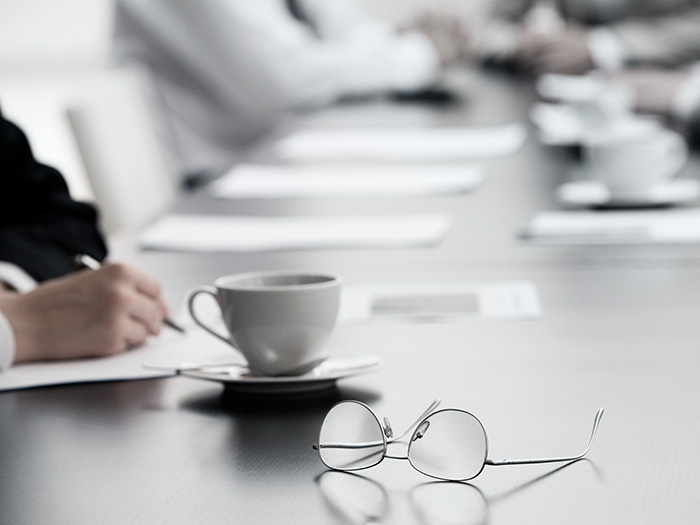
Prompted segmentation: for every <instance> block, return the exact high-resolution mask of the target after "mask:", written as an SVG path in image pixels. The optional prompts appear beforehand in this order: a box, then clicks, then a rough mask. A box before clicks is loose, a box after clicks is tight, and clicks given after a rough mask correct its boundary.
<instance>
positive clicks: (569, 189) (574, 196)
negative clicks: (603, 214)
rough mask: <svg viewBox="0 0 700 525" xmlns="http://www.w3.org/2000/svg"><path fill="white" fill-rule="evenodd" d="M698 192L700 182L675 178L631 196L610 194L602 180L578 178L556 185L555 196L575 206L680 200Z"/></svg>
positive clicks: (688, 199) (674, 201) (622, 205)
mask: <svg viewBox="0 0 700 525" xmlns="http://www.w3.org/2000/svg"><path fill="white" fill-rule="evenodd" d="M699 196H700V182H698V181H697V180H694V179H682V178H677V179H673V180H671V181H669V183H668V184H666V185H664V186H659V187H656V188H654V189H652V190H650V191H649V193H648V194H647V195H643V196H642V195H635V196H634V197H623V196H617V195H616V196H615V197H613V196H611V195H610V192H609V191H608V189H607V188H606V187H605V186H604V185H603V183H602V182H600V181H597V180H580V181H575V182H567V183H566V184H562V185H561V186H559V188H557V199H559V201H560V202H563V203H564V204H573V205H576V206H610V207H630V208H634V207H644V206H662V205H669V204H683V203H686V202H691V201H694V200H696V199H697V198H698V197H699Z"/></svg>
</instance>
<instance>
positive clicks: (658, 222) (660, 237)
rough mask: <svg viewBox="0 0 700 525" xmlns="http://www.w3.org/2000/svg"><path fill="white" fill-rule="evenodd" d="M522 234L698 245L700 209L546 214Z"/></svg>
mask: <svg viewBox="0 0 700 525" xmlns="http://www.w3.org/2000/svg"><path fill="white" fill-rule="evenodd" d="M521 234H522V236H523V237H524V238H526V239H529V240H531V241H533V242H538V243H548V244H574V245H575V244H654V243H659V244H665V243H680V244H683V243H697V242H700V210H697V209H685V210H680V209H679V210H663V209H660V210H646V211H605V212H599V211H598V212H596V211H546V212H539V213H537V214H536V215H535V216H534V218H533V219H532V220H531V221H530V223H529V224H528V225H527V226H526V227H525V228H524V229H523V231H522V232H521Z"/></svg>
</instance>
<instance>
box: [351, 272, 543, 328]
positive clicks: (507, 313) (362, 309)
mask: <svg viewBox="0 0 700 525" xmlns="http://www.w3.org/2000/svg"><path fill="white" fill-rule="evenodd" d="M541 314H542V309H541V307H540V300H539V296H538V294H537V288H536V287H535V285H534V284H533V283H530V282H502V283H455V284H441V285H395V286H363V287H347V288H345V289H344V290H343V300H342V302H341V307H340V313H339V316H338V317H339V319H338V321H339V322H340V323H366V322H382V321H389V322H397V321H438V320H453V319H456V318H474V319H498V320H505V319H509V320H519V319H536V318H538V317H540V316H541Z"/></svg>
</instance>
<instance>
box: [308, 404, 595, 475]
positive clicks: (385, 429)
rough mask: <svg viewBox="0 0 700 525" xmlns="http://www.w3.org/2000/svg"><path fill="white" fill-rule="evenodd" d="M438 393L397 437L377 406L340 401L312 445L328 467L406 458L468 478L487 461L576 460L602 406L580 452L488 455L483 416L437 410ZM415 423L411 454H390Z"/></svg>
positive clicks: (435, 471)
mask: <svg viewBox="0 0 700 525" xmlns="http://www.w3.org/2000/svg"><path fill="white" fill-rule="evenodd" d="M439 404H440V400H439V399H436V400H435V401H433V402H432V403H431V405H430V406H429V407H428V408H427V410H425V412H423V413H422V414H421V415H420V416H419V417H418V418H417V419H416V421H414V422H413V424H411V425H410V426H409V427H408V428H407V429H406V431H405V432H403V433H402V434H401V435H399V436H397V437H394V432H393V430H392V428H391V423H390V422H389V420H388V419H387V418H383V420H382V421H383V424H382V423H380V421H379V418H378V417H377V415H376V414H375V413H374V411H373V410H372V409H371V408H370V407H368V406H367V405H365V404H364V403H362V402H360V401H341V402H339V403H336V404H335V405H334V406H333V408H331V410H330V411H329V412H328V414H327V415H326V417H325V419H324V420H323V424H322V425H321V432H320V435H319V439H318V444H315V445H313V448H314V449H315V450H318V453H319V456H320V457H321V461H322V462H323V464H324V465H326V466H327V467H328V468H330V469H333V470H341V471H354V470H362V469H366V468H370V467H374V466H376V465H378V464H379V463H380V462H381V461H382V460H383V459H384V458H389V459H405V460H408V462H409V463H410V464H411V466H412V467H413V468H414V469H416V470H417V471H418V472H420V473H422V474H425V475H426V476H430V477H432V478H436V479H440V480H444V481H467V480H470V479H473V478H475V477H476V476H478V475H479V474H481V472H482V471H483V469H484V466H486V465H490V466H502V465H531V464H536V463H556V462H565V461H576V460H578V459H581V458H583V457H584V456H585V455H586V454H587V453H588V451H589V450H590V449H591V445H592V444H593V439H594V438H595V434H596V432H597V430H598V425H599V424H600V420H601V418H602V417H603V412H604V409H603V408H601V409H599V410H598V412H597V413H596V415H595V420H594V421H593V431H592V432H591V438H590V440H589V441H588V446H587V447H586V450H584V451H583V453H581V454H578V455H576V456H568V457H558V458H540V459H504V460H501V461H494V460H491V459H488V440H487V438H486V431H485V430H484V426H483V425H482V424H481V421H479V419H477V417H476V416H474V415H473V414H471V413H469V412H467V411H466V410H461V409H456V408H445V409H442V410H436V409H437V407H438V405H439ZM414 427H415V430H414V431H413V434H412V435H411V439H410V440H409V441H408V452H407V453H406V456H392V455H389V454H387V448H388V445H389V444H391V443H396V442H400V441H401V439H403V438H404V437H405V436H406V435H407V434H408V432H409V431H410V430H411V429H412V428H414Z"/></svg>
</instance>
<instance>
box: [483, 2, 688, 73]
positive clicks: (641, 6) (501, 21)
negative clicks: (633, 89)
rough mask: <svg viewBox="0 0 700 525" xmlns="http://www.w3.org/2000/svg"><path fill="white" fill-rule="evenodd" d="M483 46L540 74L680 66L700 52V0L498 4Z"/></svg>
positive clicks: (496, 57) (486, 52)
mask: <svg viewBox="0 0 700 525" xmlns="http://www.w3.org/2000/svg"><path fill="white" fill-rule="evenodd" d="M478 46H479V50H480V54H481V55H482V56H483V57H484V58H485V59H487V60H493V61H495V62H510V63H514V64H515V65H516V66H520V67H522V68H524V69H527V70H531V71H534V72H535V73H547V72H552V73H584V72H586V71H588V70H591V69H603V70H608V71H612V70H618V69H621V68H623V67H627V66H636V65H642V64H647V65H649V64H652V65H657V66H664V67H668V66H678V65H681V64H684V63H688V62H691V61H693V60H695V59H696V57H697V56H698V54H700V0H550V1H542V0H541V1H537V0H493V4H492V7H491V13H490V16H489V21H488V22H487V24H486V27H485V29H484V31H483V34H482V35H481V36H480V38H479V43H478Z"/></svg>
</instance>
